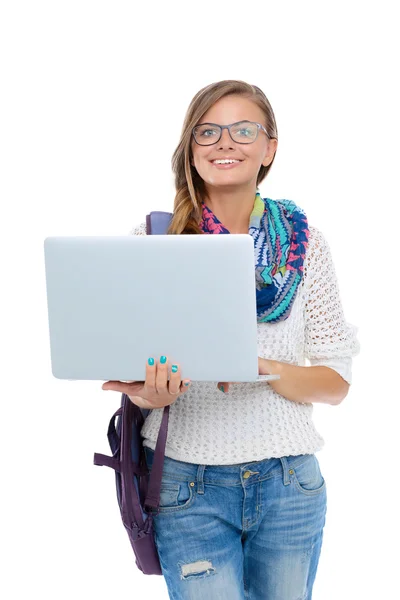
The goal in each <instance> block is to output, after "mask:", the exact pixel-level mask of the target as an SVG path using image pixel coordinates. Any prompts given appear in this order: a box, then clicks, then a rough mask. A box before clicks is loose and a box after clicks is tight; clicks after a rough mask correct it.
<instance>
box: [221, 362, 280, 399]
mask: <svg viewBox="0 0 400 600" xmlns="http://www.w3.org/2000/svg"><path fill="white" fill-rule="evenodd" d="M269 362H270V361H268V360H267V359H265V358H261V357H260V356H259V357H258V374H259V375H270V374H271V371H270V365H269ZM231 383H243V382H242V381H231V382H227V381H219V382H218V384H217V387H218V389H220V390H221V392H225V393H227V392H228V391H229V386H230V385H231ZM221 386H224V389H223V390H222V389H221Z"/></svg>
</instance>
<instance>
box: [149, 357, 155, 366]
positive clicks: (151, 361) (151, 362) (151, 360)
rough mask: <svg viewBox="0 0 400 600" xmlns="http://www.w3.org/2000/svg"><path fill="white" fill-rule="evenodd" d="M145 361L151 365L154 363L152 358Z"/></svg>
mask: <svg viewBox="0 0 400 600" xmlns="http://www.w3.org/2000/svg"><path fill="white" fill-rule="evenodd" d="M147 362H148V363H149V365H150V366H151V367H152V366H153V365H154V358H149V359H148V361H147Z"/></svg>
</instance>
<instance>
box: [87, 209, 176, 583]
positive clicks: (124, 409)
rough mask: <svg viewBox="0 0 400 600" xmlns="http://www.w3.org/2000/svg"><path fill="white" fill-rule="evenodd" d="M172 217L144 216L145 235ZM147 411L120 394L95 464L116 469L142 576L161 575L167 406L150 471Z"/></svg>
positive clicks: (160, 214)
mask: <svg viewBox="0 0 400 600" xmlns="http://www.w3.org/2000/svg"><path fill="white" fill-rule="evenodd" d="M171 216H172V213H167V212H162V211H153V212H151V213H150V214H149V215H146V227H147V234H148V235H149V234H153V235H154V234H165V233H166V231H167V229H168V225H169V223H170V220H171ZM149 412H150V409H144V408H140V407H139V406H136V404H133V402H131V400H130V399H129V397H128V396H127V395H126V394H122V399H121V407H120V408H119V409H118V410H117V412H116V413H115V414H114V415H113V416H112V417H111V421H110V424H109V426H108V432H107V437H108V442H109V444H110V448H111V451H112V453H113V454H112V456H108V455H106V454H99V453H97V452H96V453H95V454H94V464H95V465H100V466H106V467H111V468H112V469H114V470H115V480H116V487H117V498H118V504H119V508H120V512H121V517H122V522H123V524H124V526H125V529H126V531H127V532H128V536H129V540H130V542H131V545H132V548H133V551H134V553H135V556H136V565H137V566H138V567H139V569H140V570H141V571H142V572H143V573H144V574H145V575H162V571H161V566H160V560H159V557H158V552H157V548H156V545H155V541H154V532H153V515H155V514H158V507H159V504H160V489H161V479H162V472H163V466H164V453H165V444H166V441H167V433H168V419H169V406H165V407H164V412H163V416H162V421H161V426H160V431H159V434H158V438H157V444H156V448H155V453H154V459H153V466H152V469H151V473H150V472H149V470H148V468H147V464H146V457H145V454H144V449H143V444H142V441H143V438H142V436H141V434H140V431H141V429H142V426H143V424H144V421H145V419H146V417H147V415H148V413H149ZM117 418H118V421H117V424H115V420H116V419H117ZM151 509H153V511H151ZM154 510H156V511H157V512H154Z"/></svg>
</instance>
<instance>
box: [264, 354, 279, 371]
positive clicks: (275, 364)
mask: <svg viewBox="0 0 400 600" xmlns="http://www.w3.org/2000/svg"><path fill="white" fill-rule="evenodd" d="M282 366H283V363H281V362H279V361H278V360H271V359H269V358H264V367H265V375H280V374H281V371H282Z"/></svg>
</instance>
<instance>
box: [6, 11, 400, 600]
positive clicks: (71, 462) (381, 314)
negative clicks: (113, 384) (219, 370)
mask: <svg viewBox="0 0 400 600" xmlns="http://www.w3.org/2000/svg"><path fill="white" fill-rule="evenodd" d="M394 5H395V3H394V2H393V3H391V2H380V3H379V5H378V3H371V2H351V1H347V2H334V3H330V4H328V3H326V2H323V3H322V2H301V3H298V2H281V3H278V2H274V3H272V2H266V1H263V2H253V1H250V0H248V1H247V2H246V3H242V4H235V3H233V2H229V3H227V2H221V3H218V2H210V3H208V2H204V3H202V4H201V5H200V3H198V4H192V3H189V2H182V3H178V2H170V3H161V2H160V3H157V2H151V3H145V5H144V6H145V8H143V6H142V5H141V3H134V2H133V1H132V2H122V1H116V2H104V1H100V0H96V1H95V2H94V1H86V0H79V2H77V1H73V0H69V1H68V2H61V1H57V0H53V1H51V2H43V1H36V2H19V1H17V0H13V1H11V0H9V1H8V2H7V1H5V2H3V3H2V5H1V9H0V52H1V72H0V82H1V88H2V89H1V94H0V102H1V111H0V118H1V131H0V144H1V236H0V238H1V239H0V243H1V283H2V291H1V296H0V298H1V313H0V314H1V323H0V325H1V352H2V361H1V365H2V369H1V410H2V412H1V422H2V428H1V436H0V439H1V460H2V464H1V484H2V493H1V503H2V508H1V521H2V522H1V524H0V525H1V536H0V539H1V544H2V546H4V550H5V552H6V554H4V553H3V561H2V567H3V568H2V578H1V585H2V586H4V587H7V588H8V591H7V593H6V594H5V595H4V594H3V597H4V598H7V600H13V599H22V598H24V599H25V598H28V597H29V598H41V600H48V599H52V600H53V599H57V600H64V599H67V598H68V599H69V598H76V599H77V600H81V599H87V598H96V600H101V599H103V598H104V599H105V598H110V597H115V598H116V597H137V596H136V595H137V594H139V593H141V594H142V595H143V594H146V595H147V596H146V597H150V598H167V597H168V594H167V590H166V586H165V582H164V579H163V578H162V577H156V576H153V577H149V576H144V575H142V573H141V572H140V571H138V570H137V568H136V566H135V563H134V557H133V552H132V550H131V548H130V545H129V541H128V537H127V534H126V532H125V529H124V527H123V525H122V521H121V518H120V515H119V510H118V505H117V499H116V493H115V478H114V472H113V471H111V470H109V469H106V468H102V469H100V468H99V467H95V466H94V465H93V453H94V452H95V451H96V452H103V453H109V446H108V442H107V438H106V431H107V426H108V421H109V418H110V417H111V415H112V413H113V412H114V411H115V410H116V409H117V407H118V406H119V403H120V394H118V393H116V392H104V391H102V389H101V382H93V381H92V382H68V381H61V380H57V379H55V378H54V377H53V376H52V374H51V364H50V349H49V336H48V323H47V305H46V295H45V278H44V257H43V240H44V238H45V237H47V236H49V235H126V234H127V233H128V232H129V231H130V229H131V228H132V226H133V225H135V224H137V223H140V222H142V221H144V220H145V215H146V213H147V212H149V211H150V210H168V211H171V210H172V208H173V198H174V184H173V177H172V171H171V156H172V153H173V151H174V149H175V147H176V145H177V143H178V141H179V135H180V132H181V127H182V123H183V118H184V115H185V112H186V109H187V107H188V105H189V103H190V101H191V99H192V97H193V96H194V95H195V93H196V92H197V91H198V90H199V89H200V88H202V87H204V86H205V85H208V84H209V83H212V82H215V81H218V80H222V79H243V80H245V81H247V82H249V83H253V84H255V85H258V86H259V87H261V88H262V89H263V91H264V92H265V94H266V95H267V97H268V98H269V100H270V102H271V104H272V107H273V109H274V112H275V116H276V119H277V125H278V134H279V146H278V151H277V155H276V158H275V162H274V165H273V167H272V169H271V172H270V174H269V175H268V177H267V179H266V180H265V181H264V182H263V183H262V184H261V191H262V195H264V196H268V197H270V198H274V199H280V198H287V199H292V200H294V201H295V202H296V203H297V204H299V205H300V206H301V207H302V208H304V210H305V211H306V213H307V215H308V219H309V223H310V224H312V225H315V226H317V227H319V228H320V229H321V230H322V231H323V233H324V234H325V236H326V238H327V240H328V241H329V243H330V246H331V250H332V254H333V258H334V262H335V266H336V271H337V275H338V279H339V283H340V291H341V298H342V302H343V306H344V310H345V315H346V318H347V320H348V321H349V322H350V323H353V324H355V325H356V326H357V327H358V328H359V333H358V334H359V339H360V343H361V353H360V355H359V356H357V357H356V358H355V359H354V362H353V381H354V382H353V385H352V386H351V389H350V393H349V395H348V396H347V398H346V399H345V401H344V402H343V403H342V404H341V405H340V406H338V407H334V406H329V405H325V404H315V405H314V419H315V423H316V426H317V429H318V430H319V431H320V433H321V434H322V435H323V437H324V439H325V447H324V449H323V450H322V451H321V452H320V453H318V459H319V461H320V465H321V469H322V472H323V475H324V477H325V479H326V481H327V486H328V487H327V490H328V513H327V522H326V526H325V530H324V544H323V548H322V554H321V559H320V563H319V568H318V573H317V578H316V582H315V586H314V594H313V599H314V600H337V598H341V600H354V599H358V598H362V599H363V600H365V599H370V598H371V599H372V598H374V599H376V598H394V597H395V596H396V593H398V592H396V590H397V588H398V573H397V570H398V561H397V560H396V561H395V556H396V554H397V555H398V536H399V533H400V532H399V519H398V510H397V505H398V495H397V492H398V446H397V444H396V442H397V440H398V437H399V434H398V424H397V415H398V414H399V412H398V406H397V404H398V402H399V399H400V394H399V391H398V379H397V375H398V368H397V357H398V343H397V341H398V336H399V321H398V308H397V307H398V302H399V301H398V296H397V295H396V294H395V288H397V287H398V282H397V279H398V250H399V247H398V223H399V210H398V202H399V185H398V160H399V152H398V147H399V145H398V144H399V110H398V107H399V100H400V98H399V94H398V91H397V84H398V75H397V73H398V63H397V61H396V60H395V55H396V54H397V53H398V52H399V46H398V41H396V40H398V21H397V19H395V13H394ZM138 136H139V137H138ZM137 140H139V141H137ZM160 267H165V268H168V265H162V263H161V264H160ZM271 358H273V357H271ZM396 495H397V500H396ZM271 600H273V599H271Z"/></svg>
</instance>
